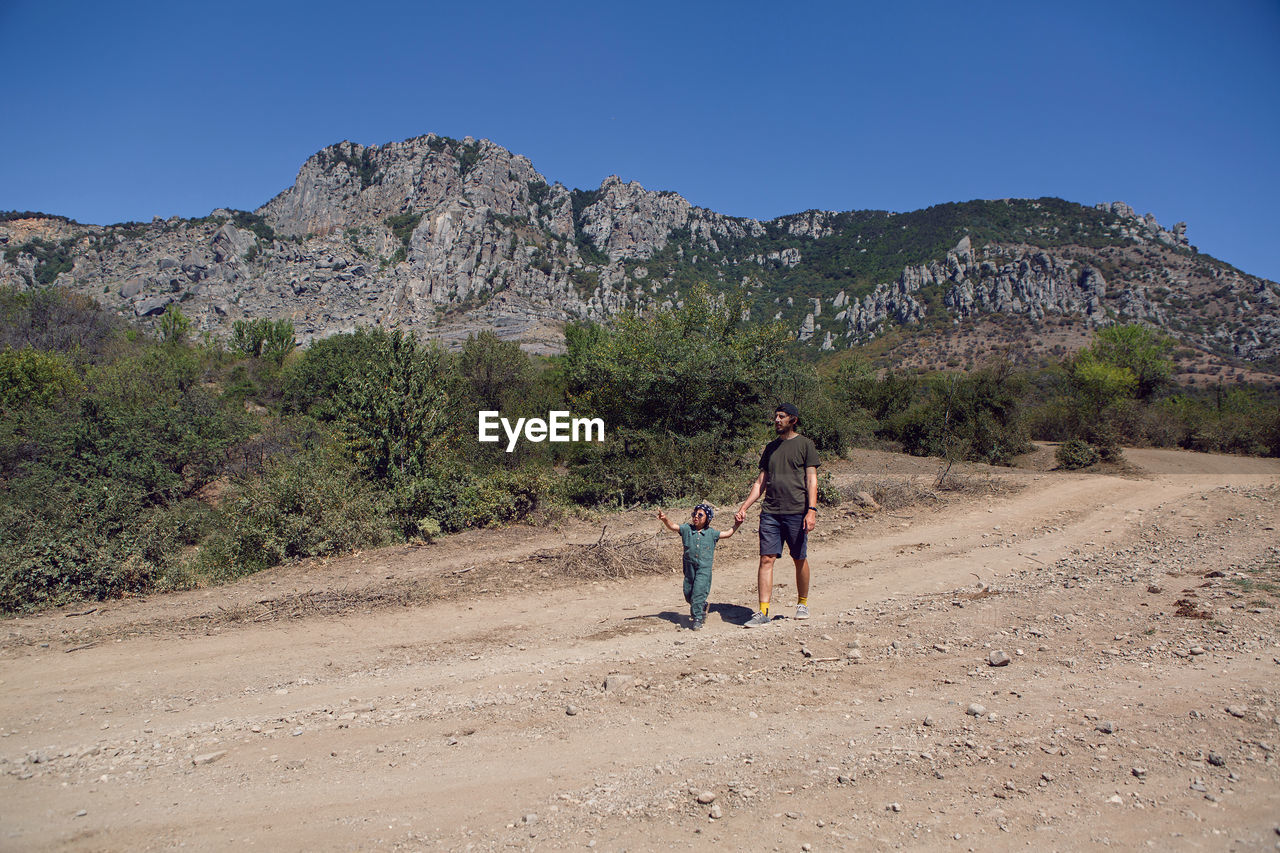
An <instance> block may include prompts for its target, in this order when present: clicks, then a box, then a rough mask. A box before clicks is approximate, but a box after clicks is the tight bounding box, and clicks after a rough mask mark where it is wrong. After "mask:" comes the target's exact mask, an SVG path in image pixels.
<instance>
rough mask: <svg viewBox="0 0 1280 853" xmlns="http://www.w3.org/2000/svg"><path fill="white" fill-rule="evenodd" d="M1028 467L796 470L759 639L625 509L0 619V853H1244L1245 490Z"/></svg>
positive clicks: (747, 531)
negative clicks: (827, 502)
mask: <svg viewBox="0 0 1280 853" xmlns="http://www.w3.org/2000/svg"><path fill="white" fill-rule="evenodd" d="M1051 455H1052V451H1051V449H1049V448H1044V449H1042V450H1040V451H1039V452H1037V453H1035V454H1032V455H1030V456H1029V457H1027V458H1026V459H1024V460H1023V461H1022V465H1021V466H1020V467H1018V468H1015V469H988V468H983V467H981V466H965V467H964V468H963V469H962V470H955V469H953V472H952V477H954V478H955V479H954V482H953V483H948V484H946V485H947V486H948V488H945V489H938V488H935V486H934V481H935V480H936V477H937V474H938V465H937V463H936V462H935V461H932V460H918V459H911V458H908V457H901V456H893V455H888V454H880V453H869V452H863V453H859V454H857V455H856V457H855V458H854V459H852V460H849V461H847V462H838V463H835V464H833V465H831V466H830V468H831V470H832V471H833V473H834V475H835V478H836V481H837V483H838V484H844V485H846V486H850V487H854V486H856V487H858V488H867V487H868V485H875V484H877V483H878V484H880V485H881V486H882V487H883V489H882V494H885V495H891V496H898V497H900V498H901V497H902V496H906V497H905V498H902V500H901V501H900V504H899V505H895V504H892V503H887V504H886V505H885V506H884V507H883V508H881V509H880V510H878V511H874V512H872V511H868V510H864V509H860V508H858V507H856V506H855V505H854V504H852V503H849V504H846V505H842V506H841V507H838V508H833V509H829V510H826V511H824V512H823V514H822V516H821V518H820V522H819V527H818V529H817V530H816V531H815V534H814V536H813V539H812V541H811V546H810V548H811V555H812V561H813V567H814V568H813V574H814V584H813V590H812V593H811V597H810V606H811V609H812V610H813V617H812V618H811V619H809V620H808V621H797V620H796V619H794V618H792V617H793V614H794V604H795V591H794V582H793V579H792V578H791V577H789V574H790V573H789V571H787V570H783V568H782V563H779V571H778V572H777V574H776V578H777V579H778V580H780V581H781V583H780V584H779V585H778V586H777V588H776V589H775V594H774V600H775V612H776V613H777V614H778V615H779V618H777V619H775V620H774V622H773V623H772V624H771V625H768V626H766V627H763V628H758V629H750V630H744V629H743V628H742V627H741V623H742V622H743V621H745V620H746V618H747V617H748V616H749V615H750V613H751V610H752V608H753V607H754V605H755V602H756V593H755V556H754V549H755V536H754V533H755V523H754V519H752V520H751V521H749V522H748V524H747V525H746V526H745V527H744V528H743V531H742V535H740V536H738V537H735V538H733V539H730V540H727V541H726V542H725V543H723V545H722V546H721V548H720V549H719V553H718V554H717V556H716V569H715V581H714V585H713V588H712V596H711V600H712V607H711V616H710V618H709V620H708V623H707V627H706V628H705V629H704V630H703V631H701V632H696V633H695V632H691V631H688V630H686V627H685V626H686V605H685V604H684V602H683V600H682V598H681V595H680V580H679V574H678V565H679V539H678V537H676V536H675V535H674V534H667V533H665V532H662V531H661V527H660V525H659V523H658V522H657V521H656V519H654V518H652V516H651V515H650V514H649V513H647V512H638V511H637V512H632V513H624V514H617V515H612V516H608V517H602V518H599V519H590V520H588V519H568V520H561V521H559V522H557V523H555V524H551V523H547V524H544V525H542V526H537V527H532V526H526V527H513V528H508V529H504V530H495V531H476V532H469V533H466V534H462V535H458V536H454V537H450V538H448V539H445V540H443V541H441V542H439V543H437V544H435V545H431V546H423V547H417V548H412V547H396V548H387V549H382V550H379V551H371V552H367V553H361V554H356V555H352V556H350V557H346V558H343V559H340V560H332V561H327V562H320V561H316V562H311V563H305V564H299V565H295V566H289V567H284V568H281V569H278V570H275V571H271V572H267V573H263V574H261V575H258V576H255V577H252V578H249V579H246V580H244V581H242V582H240V583H237V584H233V585H229V586H226V587H219V588H214V589H202V590H197V591H194V592H187V593H179V594H170V595H157V596H152V597H150V598H148V599H145V600H144V599H134V600H124V601H111V602H105V603H88V604H84V605H81V606H78V607H70V608H66V609H64V610H61V611H56V612H50V613H45V614H41V615H37V616H31V617H23V618H14V619H8V620H6V621H5V622H4V623H3V625H2V626H0V630H2V631H3V634H2V635H0V688H2V689H0V736H2V737H0V849H4V850H130V851H132V850H153V849H156V850H158V849H172V848H176V847H179V846H182V847H185V848H187V849H194V850H225V849H232V848H240V849H264V850H353V849H360V850H366V849H387V850H426V849H447V850H454V849H480V850H488V849H506V848H514V849H535V848H540V849H562V848H583V847H585V848H596V849H604V850H616V849H624V848H625V849H632V850H656V849H666V848H670V847H686V846H687V847H694V846H705V845H707V844H713V845H715V846H718V847H726V848H731V849H732V848H739V849H746V848H750V849H774V850H809V849H812V850H825V849H845V850H864V849H882V848H905V849H943V850H984V851H985V850H990V849H996V850H1004V849H1013V848H1019V849H1025V848H1028V847H1030V848H1031V849H1035V850H1081V849H1098V848H1103V847H1115V848H1118V849H1126V850H1128V849H1134V848H1138V847H1143V846H1146V847H1151V848H1153V849H1161V850H1163V849H1171V850H1193V849H1194V850H1205V849H1208V850H1234V849H1238V850H1256V849H1272V848H1273V847H1274V846H1275V845H1276V843H1277V841H1278V840H1280V836H1278V835H1277V831H1278V830H1277V826H1278V825H1280V769H1278V768H1277V764H1276V755H1275V748H1276V744H1277V743H1280V625H1278V619H1277V604H1280V537H1278V536H1277V533H1276V522H1277V519H1278V518H1280V510H1278V507H1277V504H1278V502H1280V461H1277V460H1259V459H1244V458H1237V457H1224V456H1205V455H1194V454H1189V453H1181V452H1176V451H1150V450H1145V451H1142V450H1130V451H1127V454H1126V456H1127V465H1125V466H1121V467H1117V468H1115V469H1112V470H1109V471H1105V472H1096V471H1095V472H1060V471H1054V470H1050V466H1051V461H1050V460H1051ZM667 509H668V511H669V512H675V511H676V510H678V509H679V508H675V507H668V508H667ZM680 511H681V513H682V514H683V512H684V510H680ZM719 520H720V519H717V521H719ZM606 552H607V553H606ZM1179 614H1182V615H1179ZM998 652H1003V653H1004V655H1005V656H1007V657H1008V659H1009V663H1007V664H1006V665H1002V666H993V665H991V660H992V656H993V655H995V653H998ZM995 659H996V660H1000V659H1001V658H1000V657H999V656H998V655H996V656H995ZM977 706H981V707H977ZM700 800H701V802H700Z"/></svg>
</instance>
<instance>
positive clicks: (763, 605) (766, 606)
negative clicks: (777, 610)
mask: <svg viewBox="0 0 1280 853" xmlns="http://www.w3.org/2000/svg"><path fill="white" fill-rule="evenodd" d="M760 612H761V613H763V614H764V615H765V616H768V615H769V602H767V601H762V602H760Z"/></svg>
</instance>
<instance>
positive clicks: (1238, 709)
mask: <svg viewBox="0 0 1280 853" xmlns="http://www.w3.org/2000/svg"><path fill="white" fill-rule="evenodd" d="M1227 713H1228V714H1230V715H1231V716H1233V717H1236V718H1237V719H1241V720H1243V719H1244V717H1245V715H1246V714H1248V713H1249V709H1248V708H1246V707H1244V706H1242V705H1228V706H1227Z"/></svg>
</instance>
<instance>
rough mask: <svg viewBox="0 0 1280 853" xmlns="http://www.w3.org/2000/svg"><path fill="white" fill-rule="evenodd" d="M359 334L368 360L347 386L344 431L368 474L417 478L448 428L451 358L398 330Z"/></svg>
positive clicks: (357, 458)
mask: <svg viewBox="0 0 1280 853" xmlns="http://www.w3.org/2000/svg"><path fill="white" fill-rule="evenodd" d="M356 335H357V336H360V335H366V336H367V338H368V341H367V343H368V344H369V347H368V351H369V353H370V357H369V358H368V359H366V360H365V361H364V362H363V363H362V364H360V365H356V366H355V367H356V369H355V370H354V371H353V372H352V373H351V374H349V375H348V376H347V378H346V380H345V381H344V383H343V388H342V401H343V402H342V415H341V417H340V418H339V423H340V424H341V428H342V429H343V431H344V432H345V433H346V434H347V436H348V438H349V439H350V442H351V446H352V449H353V450H354V451H355V455H356V461H357V462H358V463H359V465H360V466H361V468H363V469H364V471H365V472H366V473H367V474H368V475H369V476H371V477H374V478H377V479H381V478H387V477H396V478H405V477H410V478H411V477H416V476H419V475H420V474H422V473H423V472H425V471H427V470H428V469H430V468H431V463H432V462H433V461H434V459H435V457H436V455H437V452H438V450H439V449H440V448H439V447H438V444H439V442H440V440H441V439H442V438H443V436H444V435H445V432H446V430H447V428H448V426H449V417H448V414H449V412H448V407H449V402H450V399H449V398H450V395H449V384H450V378H451V376H450V367H451V366H450V364H449V356H448V354H447V353H445V352H444V350H442V349H441V348H440V347H439V346H438V345H436V344H434V343H433V344H420V343H419V342H418V341H417V340H416V339H415V338H414V337H413V335H410V334H405V333H404V332H401V331H400V330H398V329H397V330H396V331H394V332H391V333H387V332H384V331H382V330H381V329H378V330H375V331H372V332H365V331H363V330H361V331H359V332H356Z"/></svg>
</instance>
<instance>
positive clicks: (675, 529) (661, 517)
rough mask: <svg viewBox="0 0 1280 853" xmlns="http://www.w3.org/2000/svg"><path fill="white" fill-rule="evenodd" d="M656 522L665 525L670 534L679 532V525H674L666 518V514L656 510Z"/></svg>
mask: <svg viewBox="0 0 1280 853" xmlns="http://www.w3.org/2000/svg"><path fill="white" fill-rule="evenodd" d="M658 520H659V521H661V522H662V523H663V524H665V525H666V526H667V529H668V530H670V531H671V532H672V533H679V532H680V525H678V524H676V523H675V522H674V521H672V520H671V519H669V518H667V514H666V513H665V512H663V511H662V510H658Z"/></svg>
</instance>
